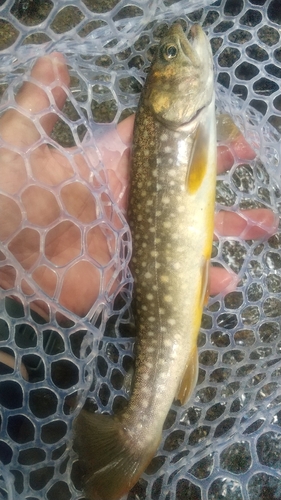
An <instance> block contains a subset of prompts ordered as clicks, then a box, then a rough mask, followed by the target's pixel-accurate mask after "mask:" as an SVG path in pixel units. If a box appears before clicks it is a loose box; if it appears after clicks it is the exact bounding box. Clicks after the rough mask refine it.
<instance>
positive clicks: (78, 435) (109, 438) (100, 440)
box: [74, 410, 161, 500]
mask: <svg viewBox="0 0 281 500" xmlns="http://www.w3.org/2000/svg"><path fill="white" fill-rule="evenodd" d="M74 432H75V445H76V446H77V449H78V454H79V458H80V460H81V462H82V463H83V465H84V467H85V477H84V491H85V494H86V497H87V498H89V499H90V500H117V499H119V498H120V497H122V496H123V495H124V494H125V493H127V492H128V491H129V490H130V489H131V488H132V487H133V486H134V484H135V483H136V482H137V480H138V479H139V477H140V476H141V474H142V472H143V471H144V470H145V468H146V467H147V465H148V464H149V462H150V461H151V459H152V457H153V456H154V454H155V452H156V450H157V447H158V444H159V441H160V437H161V436H158V438H157V439H156V440H155V439H153V442H152V443H150V444H149V445H148V446H147V442H146V443H145V446H144V445H143V446H142V445H141V444H140V440H139V438H138V439H136V437H134V435H133V434H132V433H131V432H130V429H128V427H127V425H125V422H122V419H121V418H118V417H116V416H111V415H101V414H95V413H90V412H88V411H86V410H82V411H81V413H80V414H79V415H78V417H77V419H76V421H75V423H74Z"/></svg>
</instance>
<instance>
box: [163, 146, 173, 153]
mask: <svg viewBox="0 0 281 500" xmlns="http://www.w3.org/2000/svg"><path fill="white" fill-rule="evenodd" d="M171 151H172V148H171V146H165V147H164V152H165V153H171Z"/></svg>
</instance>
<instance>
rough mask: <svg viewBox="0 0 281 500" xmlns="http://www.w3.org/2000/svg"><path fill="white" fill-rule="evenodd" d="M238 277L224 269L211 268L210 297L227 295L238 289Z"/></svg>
mask: <svg viewBox="0 0 281 500" xmlns="http://www.w3.org/2000/svg"><path fill="white" fill-rule="evenodd" d="M238 282H239V278H238V276H237V275H236V274H235V273H234V272H232V271H230V270H226V269H225V268H224V267H214V266H211V267H210V276H209V293H210V295H218V294H222V295H226V294H227V293H230V292H233V291H234V290H236V288H237V284H238Z"/></svg>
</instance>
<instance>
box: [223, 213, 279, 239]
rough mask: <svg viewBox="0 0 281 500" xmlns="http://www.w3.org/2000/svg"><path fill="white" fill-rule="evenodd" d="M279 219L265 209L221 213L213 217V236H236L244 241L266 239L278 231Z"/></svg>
mask: <svg viewBox="0 0 281 500" xmlns="http://www.w3.org/2000/svg"><path fill="white" fill-rule="evenodd" d="M278 224H279V217H278V215H277V214H275V213H274V212H272V211H271V210H269V209H266V208H256V209H251V210H241V211H240V212H226V211H223V210H222V211H221V212H218V213H217V214H216V215H215V236H216V237H218V236H236V237H239V238H242V239H245V240H252V239H253V240H254V239H259V238H268V237H269V236H271V235H272V234H274V233H275V232H276V231H277V229H278Z"/></svg>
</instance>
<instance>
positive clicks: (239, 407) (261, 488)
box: [0, 0, 281, 500]
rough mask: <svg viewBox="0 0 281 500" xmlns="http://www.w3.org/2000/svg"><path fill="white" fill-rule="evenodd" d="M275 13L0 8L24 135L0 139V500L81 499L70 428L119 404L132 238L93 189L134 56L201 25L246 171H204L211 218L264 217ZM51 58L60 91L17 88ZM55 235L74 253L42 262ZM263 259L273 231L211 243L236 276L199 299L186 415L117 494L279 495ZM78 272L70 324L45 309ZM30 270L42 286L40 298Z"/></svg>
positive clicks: (279, 356)
mask: <svg viewBox="0 0 281 500" xmlns="http://www.w3.org/2000/svg"><path fill="white" fill-rule="evenodd" d="M280 12H281V10H280V2H279V0H272V1H269V0H235V1H234V0H218V1H216V2H212V1H208V0H201V1H199V0H192V1H188V2H187V1H185V0H181V1H177V2H174V1H173V0H145V1H137V0H132V1H130V2H128V1H123V0H120V1H117V0H107V1H106V0H104V1H102V2H101V1H94V0H92V1H91V0H84V1H83V0H77V1H76V2H75V3H74V2H71V1H68V0H60V1H58V2H52V1H50V0H48V1H46V2H36V1H35V0H29V1H23V0H17V1H15V2H14V1H9V0H7V1H3V0H2V1H0V33H1V40H0V49H1V52H0V91H1V94H2V101H1V107H0V113H1V115H2V114H3V113H4V112H5V111H6V110H7V109H15V110H17V112H19V113H21V114H22V115H24V116H25V117H27V118H30V119H32V121H33V123H34V126H35V127H36V129H37V131H38V137H37V139H36V141H34V143H33V144H28V147H27V146H26V144H17V146H14V147H12V146H11V145H9V143H8V141H7V140H6V139H5V136H4V135H3V137H4V138H3V137H2V136H0V145H1V147H2V148H3V151H4V152H5V153H7V154H13V158H14V160H15V161H16V164H17V165H18V170H17V173H16V175H17V176H18V177H17V179H18V182H17V183H16V188H15V187H14V186H15V184H13V188H10V189H9V183H6V184H5V183H3V186H2V185H1V184H2V182H0V197H1V199H2V202H3V204H4V205H2V206H4V207H6V208H7V210H10V211H11V210H12V211H13V213H14V214H15V222H14V226H13V228H12V229H10V230H9V231H6V229H5V225H3V226H2V228H0V233H1V240H2V244H1V247H0V275H1V276H2V277H4V278H5V276H9V286H6V287H4V286H3V288H1V289H0V299H1V300H0V309H1V316H0V353H1V361H2V364H1V375H0V405H1V406H0V425H1V433H0V498H3V499H9V500H16V499H23V498H25V499H29V500H35V499H36V500H37V499H43V498H46V499H49V500H53V499H57V498H58V497H59V498H61V500H66V499H79V498H83V492H82V491H81V477H80V473H79V467H78V462H77V456H76V453H75V451H74V450H73V448H72V438H73V435H72V424H73V419H74V418H75V416H76V415H77V413H78V411H79V410H80V408H81V407H82V405H83V404H84V402H85V400H86V398H87V397H89V401H88V404H90V405H91V406H92V407H93V408H96V409H97V410H100V411H108V412H110V411H112V409H113V410H114V409H116V408H117V407H118V406H120V405H122V402H123V401H124V399H126V398H128V390H127V388H126V384H124V379H126V373H127V372H128V370H129V369H130V366H131V365H132V359H133V344H134V339H133V337H132V336H131V335H132V334H131V329H130V325H131V320H132V318H131V313H130V307H129V306H130V299H131V293H132V278H131V275H130V271H129V256H130V249H131V240H130V233H129V228H128V225H127V222H126V219H125V216H124V213H123V211H122V209H121V208H120V206H119V204H118V200H116V197H114V194H113V193H112V190H111V188H110V182H109V178H112V177H114V179H115V183H117V184H118V185H119V193H121V194H120V196H121V195H123V194H124V192H125V191H126V185H127V184H126V183H127V179H126V176H125V175H124V176H122V172H121V170H118V171H117V170H116V169H115V167H114V166H113V163H114V165H115V163H116V161H115V162H112V167H111V161H110V159H111V158H112V156H113V155H114V158H115V159H116V156H117V157H118V158H120V160H121V159H122V156H123V155H126V154H128V145H127V144H124V143H123V142H122V140H121V139H120V137H119V135H118V133H117V131H116V124H117V123H118V122H119V121H120V120H121V119H122V118H125V117H126V116H128V115H129V114H131V113H132V112H133V111H134V110H135V109H136V105H137V101H138V96H139V91H140V88H141V86H142V84H143V78H144V76H145V70H146V68H147V67H148V66H149V62H150V60H151V48H153V46H154V45H155V44H156V43H157V42H158V41H159V38H160V36H161V34H162V33H163V32H164V31H165V29H167V26H168V25H169V24H170V23H171V22H173V21H174V20H175V19H180V20H181V22H182V23H183V24H186V23H190V22H191V23H193V22H199V23H201V24H202V25H203V27H204V28H205V29H206V31H207V33H208V37H209V39H210V41H211V45H212V49H213V52H214V64H215V68H216V97H217V109H218V112H226V113H229V114H230V115H231V116H232V118H233V119H234V121H235V123H236V124H237V125H238V126H239V128H240V129H241V131H242V132H243V134H244V135H245V137H246V139H247V141H248V142H249V144H250V145H251V146H252V148H253V149H254V150H255V152H256V154H257V156H256V158H255V159H254V160H251V161H246V162H245V161H243V162H242V161H241V160H240V159H239V158H238V156H237V157H236V158H234V164H233V166H232V167H231V169H230V170H229V171H227V172H225V173H223V174H220V175H219V176H218V182H217V209H218V210H221V209H224V210H239V209H247V208H270V209H273V210H274V211H275V212H276V213H279V212H280V207H281V191H280V133H281V115H280V110H281V98H280V78H281V49H280V24H281V14H280ZM53 51H58V52H61V53H63V54H64V56H65V59H66V62H67V65H68V69H69V73H70V86H69V87H68V86H67V85H66V84H63V83H61V81H60V80H59V76H58V75H57V78H56V79H55V80H54V82H53V83H52V84H46V85H44V84H43V83H39V82H38V80H36V78H34V77H33V76H31V68H32V67H33V65H34V63H35V61H36V60H37V59H38V57H40V56H43V55H46V54H49V53H51V52H53ZM23 82H30V83H33V84H34V85H36V86H37V87H38V86H39V87H40V88H41V90H42V91H43V92H44V93H45V94H46V95H47V97H48V102H49V105H48V106H47V107H46V108H44V110H41V111H40V112H38V113H35V114H34V113H29V112H28V110H26V109H22V108H21V107H20V105H19V104H18V103H17V102H16V100H15V95H16V93H17V92H18V90H19V88H20V87H21V85H22V83H23ZM58 85H60V86H62V88H63V91H64V93H65V95H66V103H65V105H64V107H63V109H62V110H60V109H59V107H58V106H57V104H56V100H55V97H54V94H55V89H56V87H57V86H58ZM49 113H53V114H54V115H56V118H57V121H56V125H55V128H54V131H53V133H52V134H48V133H47V132H46V131H45V129H44V126H43V125H42V124H43V123H44V117H45V116H46V115H48V114H49ZM42 147H48V148H51V150H53V151H57V152H58V154H61V155H63V157H64V158H66V160H67V162H68V165H69V169H68V173H67V175H64V176H62V177H61V178H60V181H59V182H53V183H52V182H51V181H50V180H49V181H48V182H47V181H46V178H45V177H44V175H42V170H41V169H40V168H38V163H37V160H38V151H39V150H41V149H42ZM40 148H41V149H40ZM81 157H82V158H83V162H81ZM105 159H106V162H107V167H106V168H105V166H104V162H105ZM120 172H121V173H120ZM3 175H4V176H5V173H4V174H3ZM3 178H4V177H3ZM81 192H83V193H85V196H86V197H88V199H89V200H90V203H91V205H92V212H91V213H92V215H91V216H90V217H88V218H84V217H83V213H82V212H81V211H80V210H79V207H77V210H73V208H70V203H69V200H70V198H71V197H73V196H75V195H76V194H80V193H81ZM33 195H34V196H35V195H37V196H38V195H39V197H40V198H41V199H42V200H43V201H44V202H45V203H47V204H48V203H50V206H51V205H52V206H55V209H53V210H50V212H48V214H47V216H46V220H45V221H44V224H42V221H41V219H40V217H39V215H38V212H37V211H36V210H35V209H34V207H33V208H32V206H29V204H28V203H27V201H26V200H27V199H31V198H32V196H33ZM81 213H82V215H81ZM261 224H262V223H261ZM64 231H68V232H70V233H71V235H72V238H73V240H75V241H76V245H75V251H73V252H72V253H71V254H69V253H67V252H66V253H63V256H62V257H61V259H56V258H54V257H53V255H54V254H53V252H52V250H53V245H57V244H58V238H59V235H61V234H62V233H64ZM26 241H29V242H31V244H32V249H33V254H32V255H33V258H32V259H23V258H22V256H21V255H20V254H19V253H17V252H16V251H15V248H18V247H20V248H21V245H23V246H22V248H23V252H24V244H25V243H24V242H26ZM95 241H99V242H100V244H101V245H103V247H102V248H103V250H104V252H103V254H102V255H101V252H100V247H99V246H98V245H97V244H95ZM280 246H281V240H280V234H279V233H277V234H275V235H274V236H272V237H270V238H269V239H268V240H263V241H260V240H259V241H252V240H251V241H243V240H242V239H241V238H233V237H231V238H230V237H220V238H219V240H218V241H216V242H215V243H214V248H213V261H214V262H215V263H217V264H220V265H223V266H225V267H228V268H230V269H232V270H233V271H234V272H236V273H238V275H239V279H240V281H239V283H238V286H237V289H236V291H234V292H230V293H228V294H227V295H225V296H224V297H223V296H216V297H213V298H211V299H210V301H209V303H208V306H207V307H206V309H205V312H204V315H203V319H202V326H201V330H200V334H199V361H200V370H199V379H198V384H197V387H196V390H195V392H194V394H193V396H192V398H191V400H190V401H189V402H188V404H187V405H186V406H183V407H180V406H176V405H173V406H172V408H171V410H170V412H169V414H168V417H167V419H166V423H165V426H164V430H163V439H162V442H161V445H160V448H159V451H158V453H157V456H156V457H155V458H154V459H153V460H152V462H151V464H150V466H149V468H148V469H147V471H146V473H145V474H144V475H143V477H142V478H141V479H140V481H139V483H138V484H137V485H136V486H135V487H134V488H133V490H132V492H130V493H129V494H128V499H131V500H132V499H135V500H137V499H147V500H149V499H152V500H160V499H161V500H162V499H163V500H164V499H165V500H172V499H175V498H177V499H185V500H191V499H192V500H222V499H227V500H253V499H255V500H257V499H260V500H262V499H269V498H270V499H280V498H281V486H280V485H281V482H280V479H281V458H280V457H281V406H280V405H281V391H280V380H281V351H280V349H281V336H280V315H281V275H280V268H281V257H280ZM82 268H83V270H85V269H86V270H87V272H88V274H89V277H90V280H93V282H95V283H98V286H96V288H97V290H98V291H97V292H96V294H93V295H92V296H91V295H90V299H91V300H90V301H88V302H87V303H88V306H87V307H86V310H85V314H84V316H83V318H81V317H79V316H78V315H77V314H75V312H70V310H69V308H68V304H67V303H64V302H63V300H62V299H61V298H62V296H63V291H64V290H65V288H66V287H69V286H76V287H77V288H78V290H79V280H78V281H76V283H75V285H74V284H73V276H77V275H79V270H80V269H82ZM40 273H48V277H49V280H48V283H49V286H48V287H45V288H44V286H41V281H40V276H41V274H40ZM42 311H44V314H42ZM11 360H12V362H11Z"/></svg>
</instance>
